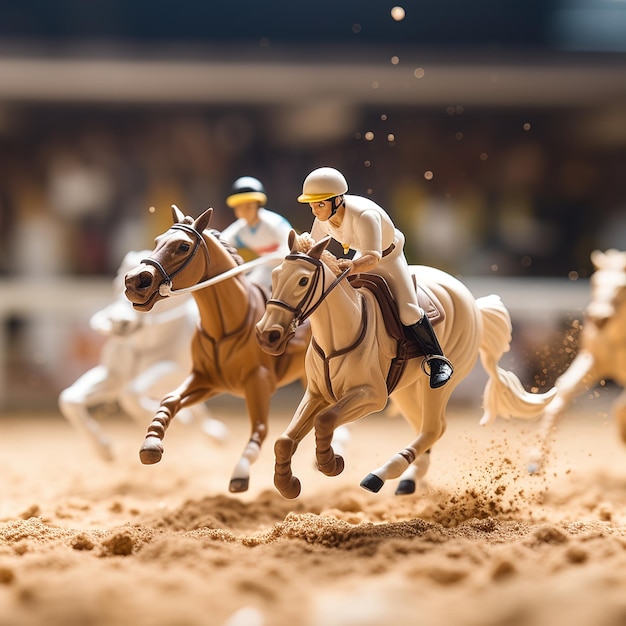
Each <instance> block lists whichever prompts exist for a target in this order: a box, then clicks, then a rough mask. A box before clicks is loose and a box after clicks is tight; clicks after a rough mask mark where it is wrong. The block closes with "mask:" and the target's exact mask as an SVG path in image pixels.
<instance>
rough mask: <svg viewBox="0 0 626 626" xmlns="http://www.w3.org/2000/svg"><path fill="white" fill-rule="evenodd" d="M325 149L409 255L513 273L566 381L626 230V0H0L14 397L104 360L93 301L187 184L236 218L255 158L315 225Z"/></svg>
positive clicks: (5, 338)
mask: <svg viewBox="0 0 626 626" xmlns="http://www.w3.org/2000/svg"><path fill="white" fill-rule="evenodd" d="M321 165H330V166H334V167H337V168H338V169H340V170H341V171H342V172H343V173H344V174H345V175H346V177H347V179H348V182H349V184H350V191H351V192H352V193H356V194H361V195H367V196H369V197H371V198H372V199H373V200H375V201H376V202H378V203H379V204H381V205H382V206H383V207H384V208H385V209H387V211H388V212H389V213H390V214H391V215H392V216H393V218H394V220H395V222H396V224H397V226H398V227H399V228H400V229H401V230H402V231H403V232H404V233H405V234H406V237H407V250H406V252H407V257H408V259H409V262H411V263H423V264H428V265H434V266H437V267H440V268H442V269H445V270H447V271H449V272H452V273H453V274H455V275H458V276H459V277H461V278H462V280H464V281H465V282H467V284H468V285H469V286H470V287H471V288H472V289H473V290H474V293H475V295H476V296H480V295H486V294H487V293H490V292H494V291H495V292H497V293H499V294H501V295H502V297H503V300H504V302H505V304H506V305H507V306H508V307H509V308H510V310H511V312H512V315H513V318H514V350H513V351H512V353H511V355H510V356H509V357H508V358H509V360H510V362H511V363H512V364H513V365H514V366H515V367H517V368H518V370H519V371H521V372H522V373H525V375H526V376H527V379H526V380H525V382H528V383H534V384H535V385H537V386H538V387H542V386H546V385H550V384H551V383H552V382H553V381H554V379H555V378H556V375H558V373H560V372H561V371H562V369H563V368H564V367H565V365H566V364H567V363H568V362H569V360H570V359H571V357H572V356H573V350H574V349H575V337H574V336H572V334H571V333H569V334H568V333H567V332H566V331H567V330H568V329H569V328H570V327H571V324H572V321H574V320H576V319H580V314H581V310H582V308H583V307H584V305H585V304H586V302H587V300H588V295H589V294H588V278H589V276H590V274H591V272H592V267H591V263H590V259H589V254H590V252H591V251H592V250H593V249H595V248H599V249H607V248H610V247H615V248H619V249H624V248H625V246H626V182H625V181H626V176H625V174H624V172H625V171H626V0H525V1H514V0H504V1H503V0H499V1H491V0H475V1H474V2H467V1H466V0H441V1H440V2H435V3H433V2H425V1H422V0H406V1H403V0H397V1H396V2H386V1H382V0H341V1H340V2H337V1H335V2H330V1H329V0H316V1H315V2H311V3H300V2H293V0H290V1H286V0H270V1H269V2H267V3H259V2H255V1H252V0H230V1H229V2H227V3H217V2H198V1H197V0H178V1H177V2H172V1H170V0H161V1H159V2H147V1H146V0H124V1H122V0H91V1H90V2H81V1H78V0H57V1H56V2H54V3H51V2H47V1H45V0H1V1H0V311H1V312H2V316H1V319H0V323H1V326H0V409H2V410H4V409H11V410H14V409H20V408H25V409H32V408H39V407H44V408H45V407H53V406H55V404H56V398H57V396H58V393H59V391H60V390H61V389H63V388H64V387H65V386H67V385H68V384H69V383H71V382H72V381H73V380H74V379H75V378H76V377H77V376H78V375H79V374H81V373H82V372H83V371H85V370H86V369H88V368H89V367H91V366H92V365H93V364H95V362H97V358H98V353H99V349H100V347H101V340H100V339H99V338H98V337H94V334H93V332H92V331H91V330H90V329H89V327H88V320H89V316H90V315H91V314H92V313H94V312H95V311H96V310H97V309H98V308H101V307H102V306H104V305H105V304H107V303H108V302H109V301H110V299H111V280H112V278H113V276H114V274H115V271H116V269H117V267H118V266H119V264H120V262H121V260H122V258H123V256H124V254H125V253H126V252H127V251H128V250H131V249H141V248H146V247H147V248H152V242H153V239H154V237H155V236H156V235H157V234H159V233H160V232H163V231H164V230H166V229H167V228H168V226H169V225H170V223H171V213H170V205H171V204H172V203H175V204H177V205H178V206H179V207H180V208H181V209H182V210H183V211H185V212H186V213H188V214H192V215H198V214H199V213H200V212H201V211H202V210H204V209H205V208H206V207H208V206H212V207H214V208H215V215H214V219H213V223H212V226H214V227H216V228H220V229H222V228H224V227H225V226H227V225H228V224H230V222H231V221H232V219H233V215H232V212H231V210H230V209H228V207H227V206H226V204H225V202H224V199H225V197H226V196H227V195H228V193H229V189H230V186H231V184H232V182H233V181H234V180H235V179H236V178H237V177H239V176H242V175H253V176H256V177H258V178H260V179H261V180H262V181H263V183H264V184H265V187H266V189H267V192H268V197H269V200H268V204H267V206H268V208H270V209H272V210H274V211H276V212H279V213H281V214H283V215H284V216H285V217H287V218H288V219H289V220H290V221H291V223H292V224H293V226H294V227H295V228H296V229H298V230H300V231H303V230H308V229H309V228H310V226H311V223H312V216H311V214H310V212H309V211H308V209H307V207H306V206H303V205H299V204H298V203H297V202H296V197H297V195H298V194H299V193H300V191H301V185H302V181H303V179H304V177H305V176H306V175H307V174H308V173H309V171H311V170H312V169H314V168H316V167H319V166H321ZM564 337H565V338H564Z"/></svg>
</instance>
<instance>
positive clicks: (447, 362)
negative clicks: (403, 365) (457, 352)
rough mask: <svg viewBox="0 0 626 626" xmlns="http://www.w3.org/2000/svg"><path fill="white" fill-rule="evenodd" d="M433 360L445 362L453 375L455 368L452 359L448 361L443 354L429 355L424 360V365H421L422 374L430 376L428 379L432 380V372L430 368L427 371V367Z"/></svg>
mask: <svg viewBox="0 0 626 626" xmlns="http://www.w3.org/2000/svg"><path fill="white" fill-rule="evenodd" d="M433 359H439V360H440V361H443V362H444V363H446V364H447V365H448V367H449V368H450V369H451V370H452V373H454V367H452V362H451V361H450V359H448V358H447V357H445V356H443V354H429V355H428V356H425V357H424V358H423V359H422V363H421V367H422V372H424V374H426V376H428V378H430V374H431V370H430V368H429V369H428V370H427V369H426V366H427V365H428V364H429V363H430V361H432V360H433Z"/></svg>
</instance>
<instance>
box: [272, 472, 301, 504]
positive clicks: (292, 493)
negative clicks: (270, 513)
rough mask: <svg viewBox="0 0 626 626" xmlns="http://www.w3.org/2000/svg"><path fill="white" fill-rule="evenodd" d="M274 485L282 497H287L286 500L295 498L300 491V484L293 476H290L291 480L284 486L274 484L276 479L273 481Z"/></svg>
mask: <svg viewBox="0 0 626 626" xmlns="http://www.w3.org/2000/svg"><path fill="white" fill-rule="evenodd" d="M274 486H275V487H276V489H278V491H279V492H280V495H281V496H282V497H283V498H287V500H293V499H294V498H297V497H298V496H299V495H300V491H302V485H301V484H300V481H299V480H298V479H297V478H296V477H295V476H292V478H291V480H290V481H289V485H288V486H287V487H285V488H283V487H279V486H278V485H277V484H276V481H274Z"/></svg>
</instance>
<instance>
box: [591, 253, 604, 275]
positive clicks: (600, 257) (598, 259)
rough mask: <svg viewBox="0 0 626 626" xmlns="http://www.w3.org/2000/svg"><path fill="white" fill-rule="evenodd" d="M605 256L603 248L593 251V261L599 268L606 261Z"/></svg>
mask: <svg viewBox="0 0 626 626" xmlns="http://www.w3.org/2000/svg"><path fill="white" fill-rule="evenodd" d="M604 257H605V255H604V252H602V251H601V250H594V251H593V252H592V253H591V262H592V263H593V266H594V267H595V268H596V269H597V270H599V269H600V268H601V267H602V261H604Z"/></svg>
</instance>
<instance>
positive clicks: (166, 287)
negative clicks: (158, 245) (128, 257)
mask: <svg viewBox="0 0 626 626" xmlns="http://www.w3.org/2000/svg"><path fill="white" fill-rule="evenodd" d="M169 230H182V231H183V232H185V233H187V234H189V235H193V237H194V238H195V242H196V243H195V245H194V249H193V250H192V252H191V254H190V255H189V256H188V257H187V258H186V259H185V262H184V263H183V264H182V265H181V266H180V267H179V268H178V269H177V270H175V271H174V272H172V273H171V274H170V273H168V271H167V270H166V269H165V268H164V267H163V265H162V264H161V263H160V262H159V261H157V260H156V259H154V258H152V257H148V258H145V259H142V260H141V263H144V264H146V265H152V267H155V268H156V269H157V270H158V271H159V273H160V274H161V276H162V277H163V281H162V282H161V284H160V285H159V294H160V295H161V296H162V297H164V298H166V297H168V296H182V295H184V294H187V293H191V292H193V291H198V290H199V289H204V288H205V287H210V286H211V285H215V284H216V283H220V282H222V281H223V280H227V279H229V278H232V277H233V276H238V275H239V274H242V273H244V272H247V271H248V270H250V269H252V268H253V267H256V266H257V265H264V264H266V263H271V262H274V261H276V260H278V259H282V258H283V255H282V254H281V255H278V254H267V255H265V256H263V257H260V258H258V259H254V260H252V261H249V262H248V263H243V264H242V265H238V266H237V267H234V268H232V269H230V270H228V271H226V272H223V273H221V274H218V275H217V276H213V277H212V278H209V279H207V280H204V281H202V282H200V283H197V284H195V285H191V286H190V287H184V288H182V289H172V283H173V279H174V277H175V276H176V275H177V274H179V273H180V272H182V271H183V270H184V269H185V268H186V267H187V265H189V263H190V262H191V261H192V259H193V258H194V256H195V255H196V252H197V251H198V248H200V246H202V250H203V251H204V255H205V257H206V262H207V267H210V265H211V255H210V253H209V249H208V247H207V245H206V241H205V240H204V237H203V236H202V233H200V232H199V231H197V230H196V229H195V228H194V227H193V226H190V225H189V224H183V223H178V224H174V225H173V226H171V227H170V229H169Z"/></svg>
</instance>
